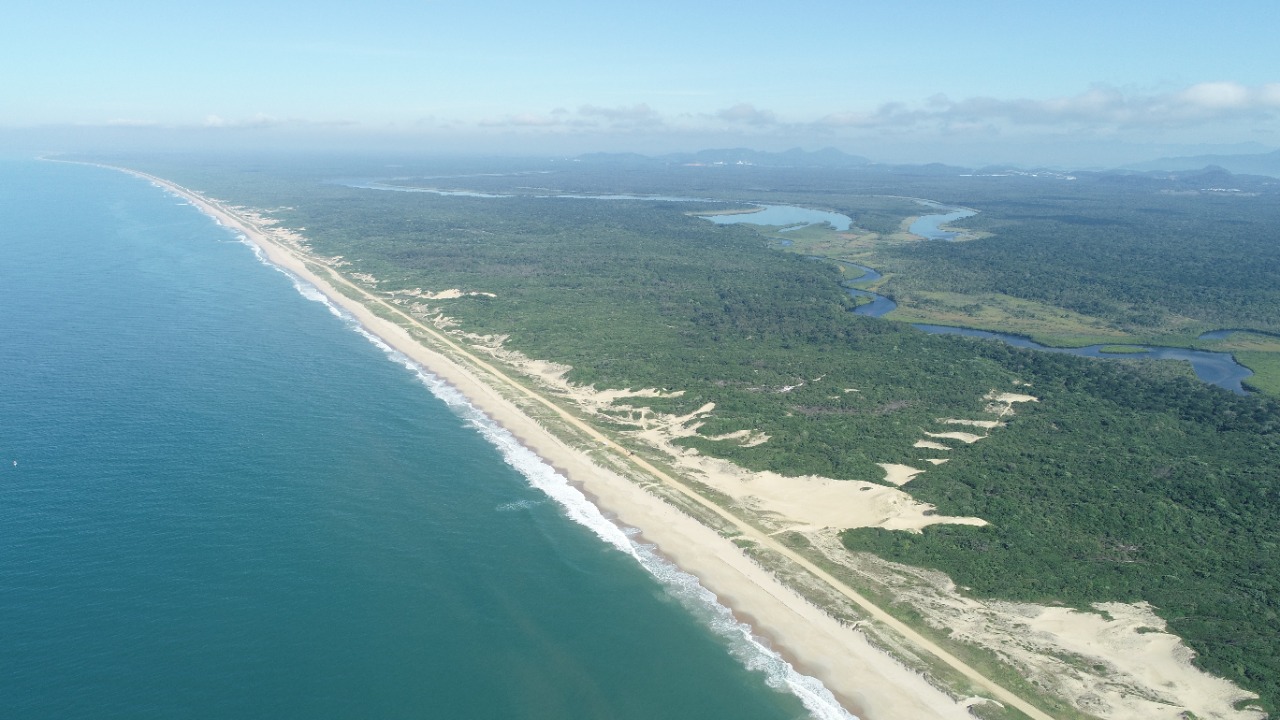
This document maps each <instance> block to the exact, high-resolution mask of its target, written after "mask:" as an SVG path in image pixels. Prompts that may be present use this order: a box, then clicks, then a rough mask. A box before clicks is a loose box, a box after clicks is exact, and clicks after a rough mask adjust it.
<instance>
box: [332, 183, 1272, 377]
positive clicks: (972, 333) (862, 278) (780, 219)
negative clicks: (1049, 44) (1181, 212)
mask: <svg viewBox="0 0 1280 720" xmlns="http://www.w3.org/2000/svg"><path fill="white" fill-rule="evenodd" d="M338 182H339V183H340V184H343V185H347V186H349V187H356V188H364V189H369V190H392V191H396V192H422V193H432V194H437V195H458V196H465V197H479V198H493V197H510V195H495V194H485V193H474V192H467V191H455V190H439V189H435V188H424V187H410V186H404V185H393V184H389V181H386V180H381V181H380V180H351V181H345V180H344V181H338ZM535 197H560V198H563V197H568V198H577V199H582V200H657V201H663V202H698V203H724V204H735V205H742V204H747V205H753V206H755V207H758V208H760V210H757V211H752V212H735V213H717V214H707V215H699V216H698V217H701V218H703V219H705V220H709V221H711V222H713V223H716V224H717V225H733V224H738V223H749V224H752V225H768V226H781V227H782V228H783V231H784V232H785V231H787V230H794V229H797V228H801V227H808V226H811V225H821V224H824V223H825V224H829V225H830V226H831V227H833V228H834V229H836V230H839V231H842V232H843V231H847V230H849V229H851V228H852V227H853V218H851V217H849V216H848V215H842V214H840V213H836V212H831V211H828V210H814V209H812V208H805V207H799V206H796V205H771V204H765V203H730V202H729V201H725V200H712V199H708V198H693V197H681V196H668V195H625V194H623V195H590V194H559V195H537V196H535ZM918 202H920V203H921V204H922V205H925V206H928V207H930V208H933V209H936V210H941V211H943V212H938V213H933V214H929V215H922V216H920V217H918V218H916V219H915V220H914V221H912V223H911V225H910V226H909V228H908V230H909V232H911V233H912V234H913V235H918V236H920V237H922V238H924V239H926V240H940V241H944V242H951V241H955V240H956V239H958V238H959V237H961V236H962V235H963V233H961V232H957V231H954V230H945V229H943V226H945V225H948V224H950V223H953V222H955V221H957V220H961V219H964V218H967V217H973V216H974V215H976V214H977V212H978V211H977V210H973V209H970V208H962V207H949V206H946V205H943V204H941V203H937V202H934V201H932V200H918ZM781 243H782V244H784V245H790V244H791V243H790V241H788V240H783V241H781ZM815 259H821V260H828V258H815ZM830 261H831V262H835V263H837V264H839V265H842V266H844V267H846V268H849V269H850V270H858V271H861V274H860V275H857V276H854V277H853V278H851V279H850V280H848V281H846V282H847V283H859V284H867V283H872V282H875V281H876V280H879V279H880V278H881V277H882V276H881V275H880V273H879V272H877V271H876V270H874V269H872V268H869V267H866V266H865V265H858V264H855V263H850V262H845V261H839V260H830ZM846 291H847V292H848V293H849V294H850V295H852V296H855V297H863V298H869V299H870V301H869V302H864V303H862V304H860V305H858V307H857V308H855V309H854V311H853V312H854V313H855V314H858V315H864V316H867V317H881V316H883V315H886V314H888V313H890V312H893V310H895V309H896V308H897V307H898V304H897V303H895V302H894V301H893V300H892V299H890V298H887V297H885V296H883V295H879V294H877V293H874V292H871V291H870V290H861V289H858V288H846ZM912 325H913V327H915V328H917V329H920V330H923V331H924V332H927V333H931V334H935V335H963V336H966V337H975V338H984V339H989V340H1000V341H1002V342H1005V343H1008V344H1010V345H1013V346H1015V347H1021V348H1030V349H1033V350H1042V351H1044V352H1056V353H1065V354H1068V355H1079V356H1082V357H1091V358H1101V359H1112V360H1114V359H1122V358H1148V359H1153V360H1182V361H1185V362H1189V363H1191V367H1192V369H1194V370H1195V373H1196V376H1197V377H1199V378H1200V379H1201V380H1203V381H1204V382H1207V383H1210V384H1212V385H1217V386H1219V387H1223V388H1226V389H1228V390H1230V391H1232V392H1234V393H1237V394H1241V395H1243V394H1246V391H1245V389H1244V386H1243V384H1242V382H1241V381H1243V380H1244V379H1245V378H1247V377H1249V376H1251V375H1253V371H1252V370H1250V369H1249V368H1247V367H1245V366H1243V365H1241V364H1240V363H1238V362H1236V360H1235V357H1233V356H1232V355H1231V353H1225V352H1213V351H1209V350H1190V349H1186V348H1169V347H1158V346H1147V345H1120V344H1107V345H1089V346H1087V347H1076V348H1059V347H1050V346H1048V345H1042V344H1040V343H1038V342H1035V341H1033V340H1031V339H1030V338H1027V337H1025V336H1022V335H1012V334H1009V333H1001V332H993V331H990V330H972V329H969V328H958V327H949V326H945V325H929V324H924V323H912ZM1232 332H1235V331H1234V330H1216V331H1213V332H1209V333H1205V334H1204V335H1202V336H1201V339H1204V340H1215V339H1223V338H1225V337H1227V336H1228V335H1230V334H1231V333H1232ZM1106 348H1123V350H1121V351H1120V352H1108V351H1106V350H1105V349H1106Z"/></svg>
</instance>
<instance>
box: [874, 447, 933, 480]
mask: <svg viewBox="0 0 1280 720" xmlns="http://www.w3.org/2000/svg"><path fill="white" fill-rule="evenodd" d="M916 447H919V445H917V446H916ZM876 464H877V465H879V466H880V468H881V469H882V470H884V481H885V482H887V483H890V484H893V485H897V486H898V487H902V486H903V485H906V484H907V483H909V482H911V478H914V477H915V476H917V475H919V474H920V473H922V472H924V471H923V470H921V469H919V468H913V467H911V466H910V465H895V464H893V463H876Z"/></svg>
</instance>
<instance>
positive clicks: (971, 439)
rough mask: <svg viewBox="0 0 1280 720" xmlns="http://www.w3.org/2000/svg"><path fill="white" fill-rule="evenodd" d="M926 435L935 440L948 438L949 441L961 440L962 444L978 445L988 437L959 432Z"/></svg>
mask: <svg viewBox="0 0 1280 720" xmlns="http://www.w3.org/2000/svg"><path fill="white" fill-rule="evenodd" d="M925 435H928V436H929V437H933V438H947V439H949V440H959V441H960V442H962V443H976V442H978V441H979V440H981V439H982V438H984V437H986V436H985V435H974V434H973V433H967V432H960V431H958V430H956V431H953V432H940V433H936V432H925Z"/></svg>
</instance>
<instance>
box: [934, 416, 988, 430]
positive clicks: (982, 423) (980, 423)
mask: <svg viewBox="0 0 1280 720" xmlns="http://www.w3.org/2000/svg"><path fill="white" fill-rule="evenodd" d="M938 422H940V423H943V424H945V425H969V426H970V427H980V428H983V429H986V430H991V429H993V428H998V427H1004V423H1002V422H1000V421H999V420H957V419H956V418H938Z"/></svg>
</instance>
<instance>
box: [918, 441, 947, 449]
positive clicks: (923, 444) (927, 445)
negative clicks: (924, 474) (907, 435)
mask: <svg viewBox="0 0 1280 720" xmlns="http://www.w3.org/2000/svg"><path fill="white" fill-rule="evenodd" d="M911 447H918V448H924V449H926V450H950V449H951V446H950V445H943V444H942V443H940V442H934V441H932V440H917V441H916V444H915V445H912V446H911Z"/></svg>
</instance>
